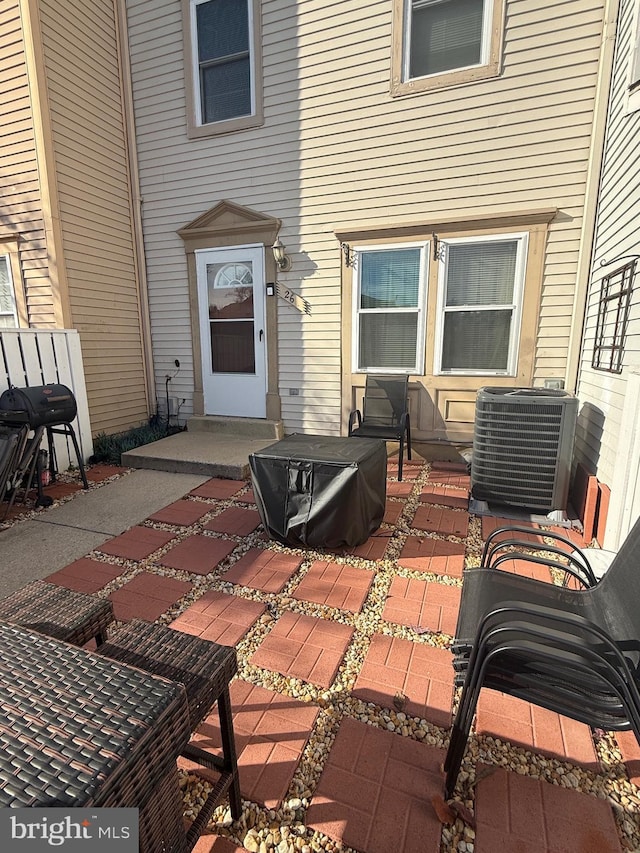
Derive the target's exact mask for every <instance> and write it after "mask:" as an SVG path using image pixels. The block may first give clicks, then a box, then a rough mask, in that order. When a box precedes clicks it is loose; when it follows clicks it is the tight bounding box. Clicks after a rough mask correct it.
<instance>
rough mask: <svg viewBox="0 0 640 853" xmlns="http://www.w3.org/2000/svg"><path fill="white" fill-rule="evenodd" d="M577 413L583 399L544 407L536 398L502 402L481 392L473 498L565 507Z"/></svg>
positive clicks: (535, 506) (547, 507) (545, 507)
mask: <svg viewBox="0 0 640 853" xmlns="http://www.w3.org/2000/svg"><path fill="white" fill-rule="evenodd" d="M487 397H488V399H487ZM567 401H568V402H569V405H567ZM575 410H577V400H576V398H575V397H573V395H570V394H567V400H560V401H557V402H556V401H553V402H551V403H549V402H543V403H541V402H536V401H535V400H532V399H531V397H530V396H529V397H528V398H526V399H525V398H520V399H518V398H512V399H505V397H504V396H503V397H497V399H496V398H495V397H491V395H486V396H485V395H483V391H482V390H481V391H480V392H479V393H478V401H477V405H476V420H475V430H474V439H473V457H472V466H471V485H472V494H473V497H474V498H477V499H479V500H484V501H488V502H495V503H500V504H507V505H513V506H518V507H525V508H530V509H540V510H543V511H546V512H548V511H550V510H555V509H565V505H566V494H567V492H568V470H567V467H568V468H570V459H569V462H568V463H567V459H566V456H567V446H568V443H567V442H568V440H569V442H570V445H571V448H572V446H573V431H574V428H575V418H573V419H572V413H573V411H575ZM561 492H562V494H560V493H561ZM559 504H562V506H559Z"/></svg>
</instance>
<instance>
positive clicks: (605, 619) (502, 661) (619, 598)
mask: <svg viewBox="0 0 640 853" xmlns="http://www.w3.org/2000/svg"><path fill="white" fill-rule="evenodd" d="M544 535H546V532H545V534H544ZM639 554H640V520H638V521H637V522H636V524H635V525H634V527H633V529H632V530H631V531H630V533H629V535H628V536H627V539H626V540H625V542H624V543H623V545H622V547H621V548H620V550H619V551H618V554H617V555H616V557H615V559H614V560H613V562H612V563H611V566H610V567H609V570H608V571H607V572H606V574H605V575H604V576H603V578H602V579H601V580H600V581H598V582H597V583H596V584H595V585H594V586H591V587H589V586H585V587H584V588H582V589H567V588H566V587H564V586H560V585H557V584H553V583H544V582H542V581H537V580H533V579H531V578H526V577H521V576H518V575H513V574H510V573H507V572H502V571H499V570H496V568H495V562H494V564H493V565H494V567H493V568H480V569H470V570H468V571H466V572H465V573H464V580H463V587H462V599H461V604H460V612H459V616H458V625H457V629H456V639H455V642H454V645H453V652H454V668H455V669H456V672H457V675H456V683H457V684H458V685H459V684H460V683H463V684H464V686H463V692H462V697H461V700H460V705H459V708H458V713H457V714H456V719H455V721H454V725H453V730H452V735H451V741H450V746H449V750H448V753H447V759H446V761H445V771H446V773H447V780H446V792H447V795H448V796H450V795H451V792H452V791H453V789H454V788H455V784H456V779H457V775H458V771H459V768H460V763H461V761H462V757H463V754H464V750H465V745H466V742H467V738H468V735H469V731H470V727H471V722H472V719H473V715H474V713H475V708H476V704H477V701H478V696H479V694H480V690H481V689H482V687H488V688H491V689H494V690H500V691H502V692H503V693H507V694H509V695H512V696H517V697H518V698H521V699H525V700H526V701H529V702H532V703H533V704H537V705H540V706H542V707H544V708H547V709H549V710H552V711H556V712H557V713H560V714H563V715H565V716H568V717H571V718H573V719H576V720H579V721H581V722H584V723H587V724H588V725H591V726H596V727H599V728H603V729H610V730H624V729H632V730H633V731H634V733H635V735H636V737H637V738H638V740H639V742H640V694H639V692H638V688H639V687H640V674H639V673H640V610H639V609H638V607H637V601H638V597H639V596H640V571H639V565H638V556H639ZM540 559H541V558H540Z"/></svg>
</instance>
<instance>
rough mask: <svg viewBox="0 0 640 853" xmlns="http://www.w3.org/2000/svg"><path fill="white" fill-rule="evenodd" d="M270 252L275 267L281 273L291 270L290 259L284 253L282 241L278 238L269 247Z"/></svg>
mask: <svg viewBox="0 0 640 853" xmlns="http://www.w3.org/2000/svg"><path fill="white" fill-rule="evenodd" d="M271 251H272V252H273V259H274V260H275V262H276V266H277V267H278V269H279V270H281V271H282V272H285V271H286V270H289V269H291V258H290V257H289V256H288V255H287V254H286V253H285V250H284V244H283V243H282V240H281V239H280V238H279V237H278V238H277V239H276V242H275V243H274V244H273V246H272V247H271Z"/></svg>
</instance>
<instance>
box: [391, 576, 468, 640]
mask: <svg viewBox="0 0 640 853" xmlns="http://www.w3.org/2000/svg"><path fill="white" fill-rule="evenodd" d="M460 595H461V590H460V589H459V587H456V586H449V585H448V584H442V583H433V582H432V581H426V580H420V579H418V578H405V577H395V578H394V579H393V581H392V582H391V587H390V588H389V594H388V596H387V601H386V604H385V607H384V611H383V613H382V618H383V619H386V620H387V621H388V622H396V623H397V624H398V625H409V626H412V627H417V628H428V629H429V630H430V631H442V632H444V633H445V634H450V635H451V636H453V635H454V634H455V630H456V622H457V619H458V610H459V609H460Z"/></svg>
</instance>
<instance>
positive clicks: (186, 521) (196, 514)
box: [149, 500, 212, 527]
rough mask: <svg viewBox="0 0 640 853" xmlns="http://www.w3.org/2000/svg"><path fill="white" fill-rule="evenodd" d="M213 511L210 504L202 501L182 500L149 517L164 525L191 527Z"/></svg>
mask: <svg viewBox="0 0 640 853" xmlns="http://www.w3.org/2000/svg"><path fill="white" fill-rule="evenodd" d="M211 509H212V508H211V506H210V505H209V504H205V503H202V502H201V501H187V500H180V501H174V502H173V503H172V504H169V506H165V507H164V509H160V510H158V512H154V514H153V515H150V516H149V519H150V520H151V521H158V522H160V523H162V524H177V525H182V526H183V527H189V526H190V525H192V524H195V523H196V521H199V520H200V519H201V518H202V516H203V515H206V514H207V513H208V512H211Z"/></svg>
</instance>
